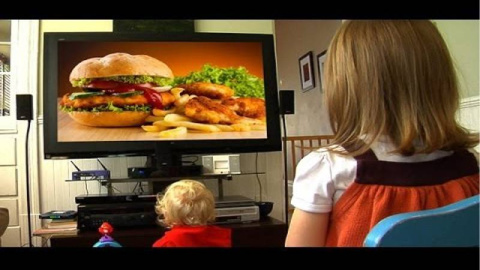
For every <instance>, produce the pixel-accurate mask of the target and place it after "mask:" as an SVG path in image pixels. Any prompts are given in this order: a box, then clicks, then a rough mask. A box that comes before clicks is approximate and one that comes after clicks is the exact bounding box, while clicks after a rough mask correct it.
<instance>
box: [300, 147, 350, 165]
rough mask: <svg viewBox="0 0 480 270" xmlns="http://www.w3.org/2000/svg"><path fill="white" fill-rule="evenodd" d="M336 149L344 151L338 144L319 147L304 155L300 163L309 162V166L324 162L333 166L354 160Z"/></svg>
mask: <svg viewBox="0 0 480 270" xmlns="http://www.w3.org/2000/svg"><path fill="white" fill-rule="evenodd" d="M332 149H335V150H336V151H332ZM337 151H339V152H345V153H346V151H345V149H344V148H343V147H341V146H338V145H332V146H330V147H321V148H318V149H315V150H312V151H311V152H310V153H308V154H307V155H306V156H305V157H303V158H302V160H301V161H300V163H302V164H303V165H305V164H310V166H312V165H313V166H315V165H318V164H325V165H329V166H333V167H334V166H337V165H342V164H344V163H345V162H349V161H355V159H354V158H353V157H351V156H348V155H341V154H339V153H338V152H337ZM300 163H299V165H300Z"/></svg>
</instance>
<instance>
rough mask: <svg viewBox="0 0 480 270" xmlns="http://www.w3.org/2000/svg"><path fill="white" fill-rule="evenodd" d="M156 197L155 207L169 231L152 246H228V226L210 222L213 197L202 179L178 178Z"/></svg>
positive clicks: (229, 232) (212, 218)
mask: <svg viewBox="0 0 480 270" xmlns="http://www.w3.org/2000/svg"><path fill="white" fill-rule="evenodd" d="M157 198H158V201H157V205H156V206H155V211H156V212H157V214H159V217H158V218H159V221H160V223H161V224H162V225H163V226H165V227H167V228H170V231H167V232H165V235H164V236H163V237H162V238H160V239H159V240H157V241H156V242H155V243H154V244H153V247H231V231H230V229H226V228H221V227H218V226H214V225H211V224H212V223H213V222H214V221H215V199H214V197H213V194H212V193H211V192H210V190H208V189H207V188H206V187H205V185H203V184H202V183H200V182H198V181H194V180H180V181H177V182H175V183H173V184H171V185H170V186H168V187H167V188H166V189H165V192H164V193H163V195H158V196H157ZM162 216H163V218H162Z"/></svg>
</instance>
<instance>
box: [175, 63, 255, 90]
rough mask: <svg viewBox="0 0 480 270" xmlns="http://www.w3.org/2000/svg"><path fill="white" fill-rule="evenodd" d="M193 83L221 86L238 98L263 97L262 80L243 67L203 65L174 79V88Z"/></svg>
mask: <svg viewBox="0 0 480 270" xmlns="http://www.w3.org/2000/svg"><path fill="white" fill-rule="evenodd" d="M194 82H209V83H215V84H223V85H226V86H228V87H230V88H232V89H233V90H234V91H235V96H238V97H259V98H264V97H265V85H264V82H263V79H260V78H258V77H257V76H254V75H252V74H250V73H248V70H247V69H246V68H245V67H242V66H240V67H237V68H234V67H229V68H219V67H216V66H212V65H210V64H205V65H204V66H203V67H202V69H201V70H200V71H194V72H191V73H190V74H188V75H187V76H184V77H175V80H174V86H176V85H179V84H189V83H194Z"/></svg>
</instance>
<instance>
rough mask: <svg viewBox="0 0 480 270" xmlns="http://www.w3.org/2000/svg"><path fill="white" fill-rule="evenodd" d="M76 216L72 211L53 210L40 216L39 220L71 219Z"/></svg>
mask: <svg viewBox="0 0 480 270" xmlns="http://www.w3.org/2000/svg"><path fill="white" fill-rule="evenodd" d="M76 216H77V212H76V211H74V210H54V211H49V212H47V213H43V214H40V215H39V217H40V219H73V218H75V217H76Z"/></svg>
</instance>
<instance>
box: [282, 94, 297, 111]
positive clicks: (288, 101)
mask: <svg viewBox="0 0 480 270" xmlns="http://www.w3.org/2000/svg"><path fill="white" fill-rule="evenodd" d="M293 91H294V90H280V113H281V114H294V113H295V95H294V92H293Z"/></svg>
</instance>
